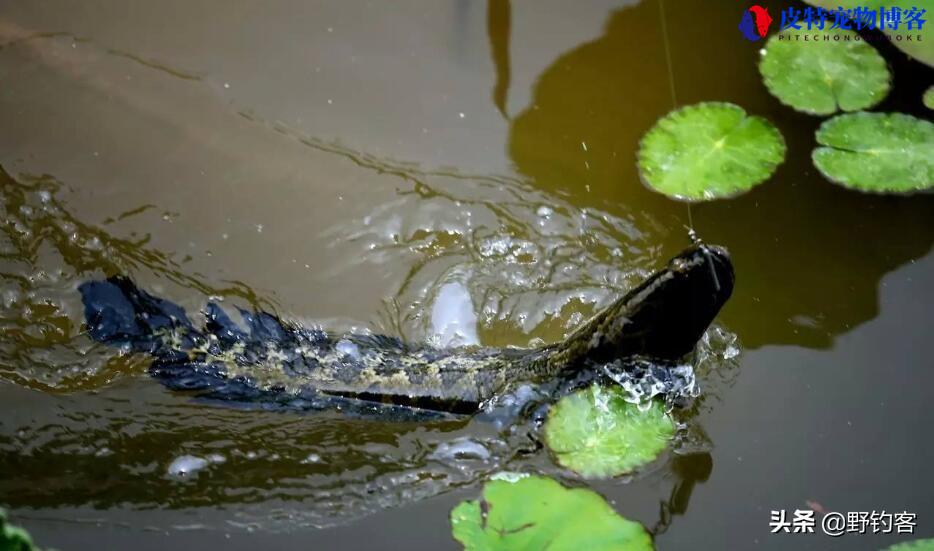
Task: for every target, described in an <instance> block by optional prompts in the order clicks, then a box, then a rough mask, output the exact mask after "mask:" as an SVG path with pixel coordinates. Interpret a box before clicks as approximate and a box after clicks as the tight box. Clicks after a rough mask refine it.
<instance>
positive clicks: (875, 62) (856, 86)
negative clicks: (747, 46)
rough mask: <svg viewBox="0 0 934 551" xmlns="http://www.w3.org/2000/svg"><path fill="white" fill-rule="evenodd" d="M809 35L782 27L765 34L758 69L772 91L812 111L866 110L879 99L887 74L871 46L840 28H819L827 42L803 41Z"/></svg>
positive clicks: (886, 84)
mask: <svg viewBox="0 0 934 551" xmlns="http://www.w3.org/2000/svg"><path fill="white" fill-rule="evenodd" d="M814 34H815V33H814V31H808V30H807V29H802V30H792V29H788V30H785V31H782V32H781V33H779V34H774V35H772V37H771V38H769V41H768V42H767V43H766V45H765V48H764V49H763V50H762V57H761V60H760V62H759V72H760V73H762V80H763V82H765V86H766V87H767V88H768V89H769V92H771V94H772V95H773V96H775V97H776V98H778V100H779V101H781V102H782V103H784V104H785V105H787V106H789V107H791V108H792V109H795V110H797V111H802V112H804V113H811V114H814V115H830V114H833V113H836V112H837V111H840V110H843V111H859V110H860V109H868V108H870V107H872V106H873V105H876V104H878V103H879V102H880V101H882V100H883V99H885V96H887V95H888V93H889V89H890V88H891V82H890V81H891V75H890V74H889V69H888V66H887V65H886V63H885V60H884V59H883V58H882V56H881V55H879V52H877V51H876V49H875V48H873V47H872V46H871V45H870V44H867V43H866V42H865V41H863V40H860V37H859V35H858V34H857V33H855V32H853V31H847V30H841V29H833V30H829V29H825V30H823V31H820V35H821V36H823V35H829V36H831V40H828V41H824V40H823V39H821V40H819V41H816V42H815V41H814V40H807V41H805V40H804V38H805V37H808V38H811V37H813V35H814ZM837 37H839V38H837Z"/></svg>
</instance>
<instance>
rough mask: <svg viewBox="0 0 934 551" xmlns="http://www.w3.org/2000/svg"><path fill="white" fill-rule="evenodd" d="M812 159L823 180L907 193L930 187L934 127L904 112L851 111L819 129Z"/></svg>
mask: <svg viewBox="0 0 934 551" xmlns="http://www.w3.org/2000/svg"><path fill="white" fill-rule="evenodd" d="M817 142H818V143H819V144H820V145H822V146H824V147H818V148H817V149H815V150H814V153H813V154H812V155H811V157H812V159H813V160H814V165H815V166H817V168H818V170H820V171H821V173H823V175H824V176H826V177H827V178H829V179H830V180H832V181H833V182H836V183H838V184H840V185H843V186H846V187H848V188H853V189H859V190H863V191H873V192H879V193H908V192H912V191H919V190H923V189H928V188H931V187H932V186H934V123H931V122H930V121H925V120H922V119H918V118H915V117H912V116H911V115H905V114H902V113H851V114H847V115H840V116H838V117H835V118H833V119H830V120H828V121H825V122H824V124H822V125H821V127H820V128H819V129H818V131H817Z"/></svg>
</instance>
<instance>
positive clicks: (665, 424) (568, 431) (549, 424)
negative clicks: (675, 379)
mask: <svg viewBox="0 0 934 551" xmlns="http://www.w3.org/2000/svg"><path fill="white" fill-rule="evenodd" d="M623 396H624V394H623V391H622V390H621V389H619V388H612V387H610V388H604V387H600V386H596V385H594V386H592V387H590V388H588V389H585V390H581V391H578V392H575V393H574V394H570V395H568V396H565V397H564V398H562V399H561V400H559V401H558V403H557V404H556V405H555V407H554V409H552V411H551V414H550V415H549V416H548V421H546V423H545V443H546V444H547V445H548V448H549V449H550V450H551V452H552V453H553V454H554V455H555V458H556V459H557V461H558V463H560V464H561V465H563V466H564V467H567V468H568V469H571V470H573V471H575V472H577V473H579V474H581V475H583V476H586V477H608V476H616V475H619V474H623V473H627V472H629V471H632V470H633V469H635V468H637V467H640V466H642V465H644V464H646V463H648V462H650V461H652V460H653V459H655V458H656V457H658V455H659V454H660V453H661V452H662V451H664V450H665V448H666V447H667V446H668V441H669V440H670V439H671V437H672V436H673V435H674V432H675V426H674V423H673V422H672V420H671V418H670V417H668V415H667V414H666V413H665V410H664V408H663V407H662V405H661V404H660V403H659V402H652V403H651V405H650V407H649V408H648V409H647V410H645V411H640V409H639V407H638V406H636V405H634V404H630V403H628V402H626V401H625V400H624V399H623Z"/></svg>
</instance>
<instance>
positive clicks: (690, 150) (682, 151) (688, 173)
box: [638, 102, 785, 201]
mask: <svg viewBox="0 0 934 551" xmlns="http://www.w3.org/2000/svg"><path fill="white" fill-rule="evenodd" d="M638 157H639V162H638V164H639V172H640V174H641V175H642V178H643V180H644V181H645V182H646V184H647V185H648V186H649V187H650V188H651V189H654V190H655V191H658V192H660V193H664V194H665V195H667V196H669V197H672V198H675V199H681V200H684V201H703V200H710V199H717V198H725V197H732V196H734V195H739V194H740V193H743V192H746V191H749V190H750V189H752V188H753V187H754V186H755V185H756V184H759V183H762V182H764V181H765V180H766V179H768V177H769V176H771V175H772V173H773V172H775V168H776V167H778V165H779V164H781V162H782V161H783V160H784V159H785V140H784V139H783V138H782V135H781V133H779V131H778V129H777V128H775V126H773V125H772V123H770V122H769V121H767V120H765V119H763V118H762V117H753V116H749V115H747V114H746V111H744V110H743V108H742V107H739V106H738V105H733V104H732V103H720V102H707V103H698V104H696V105H689V106H687V107H683V108H681V109H678V110H676V111H672V112H671V113H668V114H667V115H665V116H664V117H662V118H661V119H659V121H658V122H657V123H655V126H653V127H652V129H651V130H649V131H648V132H647V133H646V135H645V136H643V138H642V143H641V144H640V147H639V154H638Z"/></svg>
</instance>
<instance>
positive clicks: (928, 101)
mask: <svg viewBox="0 0 934 551" xmlns="http://www.w3.org/2000/svg"><path fill="white" fill-rule="evenodd" d="M922 101H923V102H924V106H925V107H927V108H928V109H932V110H934V86H931V87H930V88H928V89H927V91H926V92H925V93H924V96H923V98H922Z"/></svg>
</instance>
